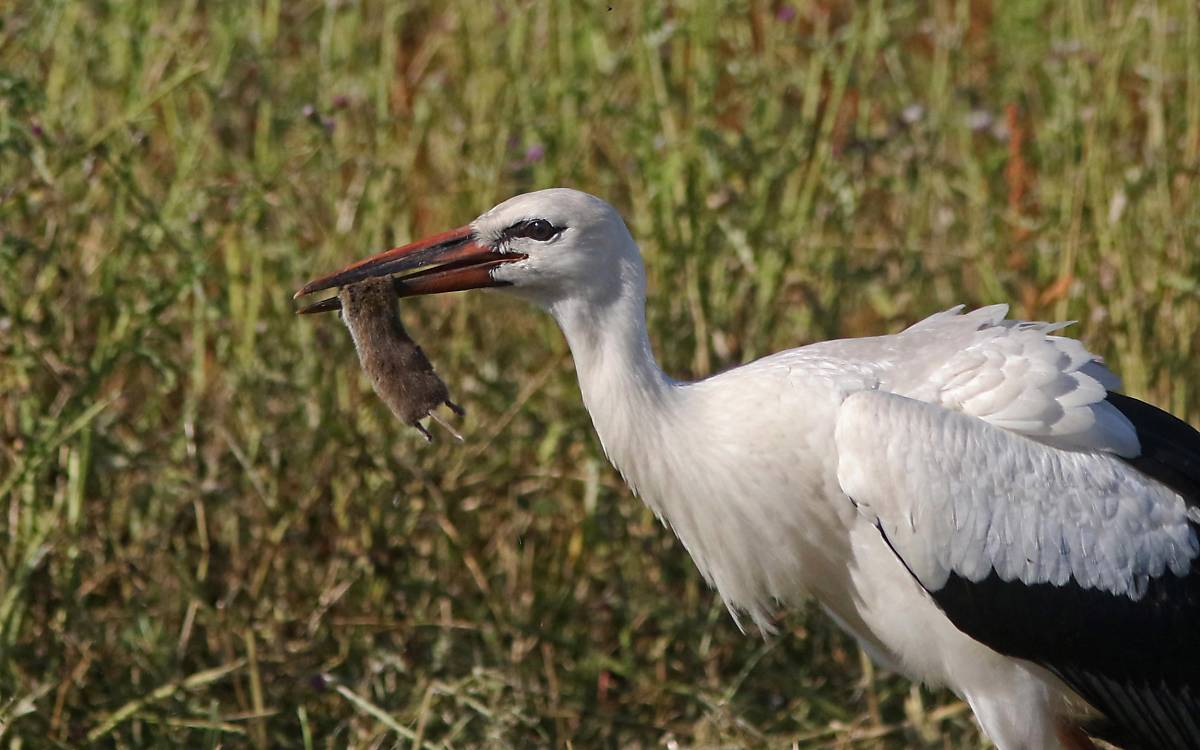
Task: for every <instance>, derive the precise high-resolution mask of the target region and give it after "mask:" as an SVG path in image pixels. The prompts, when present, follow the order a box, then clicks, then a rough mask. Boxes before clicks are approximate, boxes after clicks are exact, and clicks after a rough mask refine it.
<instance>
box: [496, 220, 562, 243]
mask: <svg viewBox="0 0 1200 750" xmlns="http://www.w3.org/2000/svg"><path fill="white" fill-rule="evenodd" d="M562 230H563V227H556V226H554V225H553V224H551V223H550V222H548V221H546V220H545V219H529V220H528V221H518V222H517V223H516V224H513V225H512V226H511V227H509V228H508V229H506V230H504V235H505V236H506V237H508V238H514V237H527V238H529V239H531V240H537V241H538V242H545V241H547V240H549V239H551V238H552V237H554V236H555V235H557V234H558V233H559V232H561V231H562Z"/></svg>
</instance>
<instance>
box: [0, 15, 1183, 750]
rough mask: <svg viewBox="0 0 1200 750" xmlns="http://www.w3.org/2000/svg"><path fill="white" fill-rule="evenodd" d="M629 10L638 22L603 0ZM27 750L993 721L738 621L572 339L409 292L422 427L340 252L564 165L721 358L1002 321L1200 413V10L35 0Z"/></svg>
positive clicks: (642, 741) (15, 409)
mask: <svg viewBox="0 0 1200 750" xmlns="http://www.w3.org/2000/svg"><path fill="white" fill-rule="evenodd" d="M610 6H611V7H610ZM0 24H2V27H0V540H2V543H0V736H3V737H4V738H5V741H6V743H7V747H11V748H17V747H21V748H42V747H69V746H70V747H73V746H79V745H84V744H96V745H99V746H103V747H122V748H126V747H207V748H214V747H253V748H267V747H283V748H289V747H290V748H340V747H356V748H377V747H411V748H472V747H576V748H591V747H622V748H627V747H628V748H636V747H658V746H663V745H665V746H668V747H676V746H679V747H688V746H696V747H703V746H707V747H717V746H720V747H758V746H767V745H771V746H794V747H806V748H807V747H856V748H857V747H897V748H899V747H956V748H957V747H979V746H981V745H982V744H983V742H984V741H983V740H981V739H980V738H979V735H978V732H977V730H976V729H975V728H974V724H973V722H972V720H971V719H970V716H969V713H968V712H967V711H966V710H965V707H964V706H962V704H961V703H959V702H958V701H957V700H956V699H955V698H954V696H952V695H949V694H947V693H945V692H938V691H929V690H925V689H918V688H914V687H912V686H910V685H909V684H908V683H907V682H905V681H903V680H901V679H898V678H895V677H892V676H889V675H887V674H884V673H882V672H877V671H875V670H874V669H872V668H871V666H870V664H869V662H867V660H866V659H865V657H863V656H862V654H860V653H859V651H858V649H857V647H856V646H855V645H854V644H853V642H852V641H851V640H850V639H848V638H847V637H845V636H844V635H842V634H840V633H839V632H838V631H837V630H836V628H835V627H834V626H833V625H832V624H831V623H830V622H829V621H828V620H827V618H825V617H824V616H823V615H822V614H821V613H820V611H819V609H818V608H817V607H816V606H815V605H812V604H810V605H808V606H805V607H801V608H799V610H794V611H792V612H791V613H789V614H786V615H784V614H781V616H780V620H779V627H780V630H781V634H780V635H779V636H777V637H771V638H766V639H764V638H762V637H760V636H759V635H758V634H755V633H749V634H747V635H743V634H741V633H740V632H738V629H737V627H736V626H735V625H734V624H733V622H732V621H731V619H730V618H729V617H728V615H727V614H726V612H725V610H724V607H723V605H722V604H721V603H720V602H719V601H718V600H717V598H716V597H715V595H714V594H713V592H711V591H710V590H709V589H708V588H707V587H706V586H705V585H704V584H703V582H702V581H701V580H700V577H699V575H698V574H697V573H696V571H695V570H694V568H693V567H692V565H691V563H690V562H689V561H688V559H687V556H686V554H685V552H684V550H683V549H682V548H681V547H680V546H679V545H678V544H677V543H676V542H675V541H674V539H673V537H672V536H671V534H670V532H669V531H667V530H666V529H664V528H662V527H661V526H660V525H659V524H658V522H657V521H656V520H655V519H654V518H653V517H652V515H651V514H650V513H649V512H648V511H646V510H645V509H644V508H643V507H642V505H641V504H640V503H639V502H638V501H636V500H635V499H634V498H632V497H630V495H629V494H628V492H627V491H626V490H625V489H624V487H623V486H622V484H621V481H620V479H619V477H618V476H616V474H615V473H614V472H613V471H612V470H611V469H610V468H609V467H608V466H607V464H606V463H605V462H604V459H603V455H602V453H601V451H600V449H599V446H598V444H597V442H596V440H595V438H594V436H593V435H592V433H591V428H590V425H589V422H588V418H587V415H586V413H585V412H584V410H583V408H582V405H581V404H580V401H579V398H578V392H577V387H576V384H575V382H574V373H573V370H572V366H571V361H570V357H569V355H568V352H567V350H566V347H565V344H564V342H563V341H562V339H561V337H560V335H559V333H558V332H557V330H556V329H555V328H554V326H553V324H552V322H551V321H549V320H548V319H547V318H545V317H543V316H540V315H538V314H536V313H535V312H534V311H533V310H531V309H527V308H526V307H524V306H523V305H521V304H519V303H517V302H515V301H513V300H511V299H509V298H506V297H504V296H503V295H500V294H482V293H477V294H469V295H452V296H450V297H447V298H444V299H429V300H423V301H418V302H414V303H411V304H408V305H407V306H406V315H407V318H408V321H409V324H410V326H409V327H410V329H411V330H412V331H413V332H414V335H416V336H417V337H418V338H419V339H420V340H422V341H423V342H424V345H425V349H426V350H427V351H428V352H429V354H430V356H431V358H432V359H433V360H434V361H435V362H436V363H437V365H438V368H439V371H440V372H441V373H442V374H443V375H444V376H445V378H446V379H447V381H448V382H449V383H450V385H451V389H452V391H453V393H454V395H455V397H456V400H457V401H459V402H461V403H463V404H464V405H466V407H467V408H468V410H469V412H470V414H469V418H468V420H467V422H466V425H465V435H466V442H465V443H464V444H461V445H460V444H456V443H454V442H452V441H448V440H443V441H440V442H437V443H434V444H432V445H426V444H424V442H423V441H422V439H421V437H420V436H419V435H418V434H417V433H416V432H415V431H412V430H410V429H409V428H407V427H405V426H403V425H401V424H399V423H397V422H396V421H395V420H394V419H393V418H392V417H391V416H390V414H389V413H388V411H387V409H386V408H385V407H384V406H383V405H382V404H381V403H380V402H379V401H378V400H377V399H376V398H375V396H374V395H373V394H372V392H371V391H370V388H369V385H368V383H367V382H366V380H365V378H364V377H363V376H362V374H361V373H360V372H359V371H358V369H357V366H356V364H355V362H354V359H353V352H352V348H351V344H350V340H349V337H348V336H347V335H346V333H345V331H344V329H342V327H341V326H340V325H339V324H338V322H337V321H336V320H335V319H333V318H332V317H326V318H320V319H307V318H304V319H301V318H296V317H295V316H294V315H293V303H292V301H291V292H292V291H293V290H294V289H296V288H297V287H298V286H299V285H300V284H301V283H302V282H303V281H304V280H306V279H308V278H310V277H311V276H313V275H314V274H316V273H318V272H325V271H328V270H331V269H333V268H335V267H338V266H340V265H342V264H344V263H346V262H348V261H350V260H352V259H354V258H357V257H360V256H362V255H364V254H366V253H368V252H373V251H376V250H379V249H382V248H385V247H388V246H391V245H393V244H396V243H399V242H401V241H404V240H407V239H410V238H413V237H415V236H418V235H421V234H424V233H427V232H432V231H437V230H441V229H445V228H448V227H451V226H457V225H459V224H462V223H464V222H465V221H468V220H470V219H471V218H472V217H474V216H475V215H476V214H477V213H479V212H480V211H482V210H483V209H485V208H487V207H489V206H491V205H492V204H493V203H495V202H497V201H498V200H500V199H502V198H505V197H507V196H509V195H511V194H514V193H518V192H522V191H525V190H529V189H533V188H538V187H546V186H551V185H569V186H574V187H579V188H582V189H585V190H588V191H590V192H593V193H596V194H598V195H601V196H604V197H606V198H607V199H608V200H610V201H611V202H612V203H614V204H615V205H616V206H617V207H618V208H619V209H620V210H621V211H622V212H623V213H624V215H625V216H626V217H627V220H628V222H629V224H630V226H631V228H632V230H633V233H634V235H635V236H636V237H638V238H639V240H640V241H641V243H642V248H643V251H644V253H645V257H646V261H647V265H648V268H649V276H650V294H651V299H650V303H649V310H648V314H649V320H650V327H651V333H652V337H653V339H654V341H655V345H656V348H657V352H658V355H659V357H660V359H661V360H662V361H663V363H664V365H665V367H666V368H667V369H668V370H669V371H671V372H672V373H674V374H676V375H678V376H680V377H699V376H702V375H704V374H706V373H709V372H712V371H714V370H717V369H720V368H723V367H727V366H730V365H733V364H736V363H739V362H744V361H747V360H749V359H752V358H754V357H757V356H760V355H762V354H764V353H767V352H770V351H773V350H777V349H780V348H784V347H789V346H794V345H798V344H802V343H806V342H809V341H813V340H818V339H823V338H828V337H834V336H842V335H861V334H868V333H877V332H883V331H895V330H898V329H900V328H901V327H903V326H904V325H906V324H908V323H911V322H913V321H915V320H917V319H919V318H920V317H922V316H924V315H926V314H929V313H931V312H934V311H936V310H939V309H943V308H946V307H949V306H951V305H953V304H956V303H959V302H965V303H967V304H969V305H980V304H985V303H991V302H997V301H1005V300H1011V301H1013V302H1014V312H1015V313H1017V314H1018V315H1020V316H1023V317H1027V318H1075V319H1079V320H1080V324H1079V325H1078V326H1077V327H1076V328H1074V329H1073V331H1072V332H1073V333H1074V334H1076V335H1079V336H1081V337H1082V338H1083V339H1084V340H1085V341H1086V342H1087V343H1088V345H1089V346H1090V347H1091V348H1092V349H1093V350H1094V351H1097V352H1101V353H1103V354H1104V355H1105V356H1106V357H1108V358H1109V359H1110V361H1111V362H1112V363H1113V364H1114V366H1115V367H1116V368H1117V369H1119V370H1120V371H1122V372H1123V374H1124V376H1125V382H1126V387H1127V390H1128V391H1129V392H1131V393H1134V394H1137V395H1140V396H1143V397H1146V398H1148V399H1150V400H1152V401H1154V402H1156V403H1158V404H1161V405H1163V406H1166V407H1170V408H1171V409H1173V410H1175V411H1176V412H1177V413H1180V414H1182V415H1185V416H1188V417H1189V418H1191V419H1192V420H1193V422H1195V421H1196V419H1197V418H1198V417H1200V366H1198V365H1197V351H1198V350H1200V333H1198V331H1200V8H1198V7H1197V5H1196V4H1195V3H1194V2H1192V0H1162V2H1148V1H1145V0H1143V1H1140V2H1139V1H1135V2H1130V3H1097V2H1085V0H1070V1H1069V2H1055V1H1053V0H1012V1H1011V2H1010V1H1006V2H1003V3H1001V2H988V1H987V0H975V1H974V2H967V1H966V0H935V1H934V2H932V3H923V2H911V1H904V0H902V1H898V2H886V3H885V2H883V0H871V1H869V2H862V3H851V2H835V1H833V0H789V2H783V0H738V1H734V2H729V3H705V2H699V1H689V0H679V1H678V2H671V3H665V2H654V1H652V0H620V1H619V2H618V1H617V0H608V2H592V1H591V0H586V1H584V2H581V1H580V0H528V1H523V2H487V1H485V0H454V1H453V2H449V3H444V2H440V1H438V0H411V1H410V2H404V3H387V2H382V1H378V0H355V1H354V2H351V1H349V0H344V1H338V2H335V1H333V0H329V1H328V2H319V1H318V0H298V1H297V2H290V3H285V2H281V0H260V1H259V2H253V3H238V2H213V3H204V2H198V0H176V2H170V3H161V4H160V3H153V2H141V1H138V0H97V1H96V2H70V1H69V0H16V2H9V3H5V4H3V6H0Z"/></svg>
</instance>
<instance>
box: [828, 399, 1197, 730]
mask: <svg viewBox="0 0 1200 750" xmlns="http://www.w3.org/2000/svg"><path fill="white" fill-rule="evenodd" d="M1106 404H1107V405H1108V406H1111V407H1112V408H1113V409H1114V410H1117V411H1119V412H1120V414H1122V415H1123V416H1124V417H1125V418H1127V419H1128V420H1129V421H1130V424H1131V425H1132V426H1133V427H1134V428H1135V429H1136V431H1137V432H1138V435H1137V438H1138V439H1139V441H1140V447H1139V448H1138V450H1139V451H1140V452H1139V453H1138V454H1137V455H1135V456H1130V457H1129V458H1128V459H1122V458H1120V457H1118V456H1116V455H1113V454H1112V453H1107V452H1103V451H1100V450H1064V449H1062V448H1058V447H1055V446H1053V445H1048V444H1046V443H1044V442H1038V441H1036V440H1030V439H1026V438H1025V437H1023V436H1022V435H1020V434H1015V433H1014V432H1010V431H1008V430H1006V429H1002V428H1001V427H998V426H996V424H995V423H994V422H993V423H989V422H987V421H985V420H984V419H983V418H981V417H978V416H971V415H969V414H964V413H960V412H958V411H953V410H951V409H947V408H945V407H943V406H941V405H938V404H935V403H925V402H923V401H919V400H915V399H911V398H906V397H903V396H898V395H895V394H891V393H885V392H881V391H866V392H859V393H855V394H853V395H850V396H849V397H848V398H846V400H845V401H844V402H843V404H842V406H841V408H840V412H839V416H838V423H837V429H836V444H837V451H838V481H839V482H840V483H841V486H842V489H843V490H844V491H845V492H846V494H847V495H849V496H850V497H851V498H852V499H853V500H854V501H855V503H856V504H857V505H858V506H859V508H860V511H861V512H862V513H863V514H864V515H866V517H868V518H869V519H871V520H872V521H873V522H874V524H875V525H876V527H877V528H878V529H879V531H880V533H881V534H882V535H883V537H884V539H885V540H886V541H887V543H888V545H889V546H890V547H891V549H892V550H893V551H894V552H895V554H896V555H897V556H898V557H899V558H900V560H901V561H902V562H903V563H904V565H905V566H906V567H907V568H908V570H909V571H910V572H911V573H912V575H913V576H914V577H915V578H916V579H917V581H919V582H920V584H921V585H922V586H923V587H924V588H925V590H926V591H928V592H929V594H930V595H931V596H932V597H933V599H934V601H935V602H937V604H938V605H939V606H940V607H941V608H942V610H943V611H944V612H945V613H946V615H947V616H948V617H949V618H950V619H951V621H952V622H954V624H955V625H956V626H957V627H958V628H959V629H960V630H962V631H964V632H965V633H967V634H968V635H970V636H972V637H974V638H976V639H977V640H979V641H981V642H983V643H985V644H987V645H988V646H991V647H992V648H993V649H995V650H997V651H999V652H1000V653H1003V654H1007V655H1010V656H1014V657H1019V658H1024V659H1028V660H1031V661H1033V662H1036V663H1039V664H1042V665H1043V666H1045V667H1047V668H1049V669H1050V670H1051V671H1053V672H1055V673H1056V674H1058V675H1059V676H1060V677H1061V678H1062V679H1063V680H1064V681H1065V682H1066V683H1068V684H1069V685H1071V686H1072V687H1073V688H1074V689H1075V690H1077V691H1078V692H1079V693H1080V694H1081V695H1082V696H1084V697H1085V698H1086V699H1088V700H1089V701H1090V702H1091V703H1093V704H1094V705H1095V706H1096V707H1097V708H1098V709H1100V710H1101V711H1102V712H1104V713H1105V714H1106V715H1108V717H1109V718H1110V719H1111V720H1112V721H1113V722H1115V724H1116V725H1117V726H1118V727H1119V728H1120V730H1121V731H1122V732H1124V733H1125V736H1126V737H1127V738H1129V739H1133V740H1136V741H1139V742H1142V743H1147V745H1148V746H1151V747H1163V748H1176V747H1181V748H1182V747H1200V541H1198V537H1197V533H1198V529H1197V527H1196V521H1197V519H1200V513H1198V512H1197V507H1196V506H1197V504H1198V503H1200V497H1187V498H1185V497H1184V496H1183V494H1181V493H1187V492H1190V490H1189V485H1188V484H1187V482H1188V481H1190V482H1193V483H1195V482H1200V434H1197V433H1196V431H1195V430H1192V429H1191V428H1190V427H1188V426H1187V425H1186V424H1184V423H1182V422H1179V420H1175V419H1174V418H1173V417H1170V415H1167V414H1165V413H1164V412H1161V411H1159V410H1157V409H1155V408H1154V407H1151V406H1148V405H1146V404H1142V403H1141V402H1137V401H1134V400H1133V399H1126V398H1125V397H1121V396H1115V395H1113V396H1110V399H1109V400H1108V401H1107V402H1106ZM1135 405H1136V406H1135ZM1164 482H1165V483H1164ZM1168 485H1170V486H1168ZM1195 486H1198V485H1196V484H1192V485H1190V487H1195Z"/></svg>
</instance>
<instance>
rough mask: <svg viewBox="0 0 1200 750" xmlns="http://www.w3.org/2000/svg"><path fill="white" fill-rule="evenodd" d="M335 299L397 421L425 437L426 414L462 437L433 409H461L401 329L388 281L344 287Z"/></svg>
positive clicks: (380, 279) (360, 355) (365, 365)
mask: <svg viewBox="0 0 1200 750" xmlns="http://www.w3.org/2000/svg"><path fill="white" fill-rule="evenodd" d="M338 299H339V300H340V301H341V303H342V320H343V321H345V323H346V327H347V328H349V329H350V336H351V338H353V339H354V348H355V349H357V350H358V361H359V362H360V363H361V364H362V368H363V370H364V371H366V373H367V375H368V376H370V378H371V385H372V386H373V387H374V388H375V393H377V394H379V398H381V399H383V402H384V403H385V404H387V405H388V408H389V409H391V410H392V413H393V414H395V415H396V417H397V418H398V419H399V420H400V421H401V422H404V423H405V424H409V425H412V426H413V427H416V428H417V429H418V430H420V431H421V433H422V434H423V435H425V439H426V440H432V439H433V436H432V435H430V434H429V431H428V430H426V429H425V428H424V427H423V426H422V425H421V420H422V419H424V418H425V417H426V416H429V417H432V418H433V419H434V420H435V421H436V422H437V423H438V424H440V425H442V426H443V427H445V428H446V429H447V430H449V431H450V434H452V435H454V437H455V438H457V439H459V440H462V436H461V435H459V434H458V433H457V432H455V431H454V429H453V428H452V427H451V426H450V425H449V424H447V423H446V422H444V421H443V420H442V419H441V418H439V417H438V415H437V414H434V413H433V410H434V409H436V408H437V407H438V406H439V405H440V404H445V405H446V406H448V407H450V409H451V410H452V411H454V413H455V414H458V415H459V416H462V415H463V414H464V412H463V409H462V407H460V406H458V405H457V404H455V403H454V402H453V401H451V400H450V391H449V390H447V388H446V384H445V383H443V382H442V379H441V378H439V377H438V376H437V373H435V372H434V371H433V365H432V364H431V363H430V362H429V358H428V357H426V356H425V353H424V352H422V351H421V347H420V346H418V345H417V343H416V342H415V341H413V340H412V338H411V337H410V336H409V335H408V332H407V331H405V330H404V324H403V323H401V322H400V312H399V306H398V305H397V301H396V292H395V290H394V289H393V287H392V280H391V279H390V278H387V277H378V278H371V279H366V280H365V281H360V282H358V283H356V284H351V285H349V286H345V287H342V288H341V289H340V290H339V291H338Z"/></svg>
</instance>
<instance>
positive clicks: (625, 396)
mask: <svg viewBox="0 0 1200 750" xmlns="http://www.w3.org/2000/svg"><path fill="white" fill-rule="evenodd" d="M551 312H552V314H553V315H554V317H555V319H556V320H557V321H558V324H559V327H560V328H562V331H563V334H564V335H565V336H566V338H567V344H568V345H569V346H570V347H571V355H572V357H573V358H574V360H575V371H576V373H577V375H578V377H579V388H580V391H581V392H582V394H583V402H584V405H585V406H586V407H587V410H588V413H589V414H591V417H592V424H593V425H594V426H595V428H596V433H597V434H598V435H599V436H600V442H601V443H602V444H603V445H604V451H605V453H607V454H608V457H609V459H610V460H611V461H612V462H613V464H614V465H615V466H616V467H617V469H618V470H619V471H620V472H621V473H622V474H623V475H624V476H625V478H626V480H627V481H628V482H629V483H630V484H631V485H632V486H633V487H634V489H635V491H636V490H638V489H639V485H641V484H642V480H643V479H645V477H644V476H643V474H644V472H643V471H641V470H640V469H642V468H644V467H642V464H643V463H645V459H646V458H647V457H648V456H650V455H653V454H654V451H655V449H656V448H659V447H661V445H662V442H663V437H664V430H665V429H666V428H667V427H668V425H669V423H670V422H671V421H672V420H671V414H672V412H673V409H674V406H675V404H676V401H677V399H678V397H679V388H678V384H677V383H675V382H674V381H673V380H671V378H669V377H667V375H666V374H665V373H664V372H663V371H662V369H661V368H660V367H659V366H658V363H657V362H656V361H655V360H654V355H653V353H652V352H651V349H650V339H649V337H648V336H647V333H646V316H645V295H644V293H643V292H640V290H636V289H635V290H630V289H628V288H626V289H625V293H624V294H620V295H616V297H615V299H612V300H611V301H609V302H607V303H606V304H594V303H592V304H588V303H580V302H577V301H570V302H563V303H561V304H558V305H555V306H554V307H553V308H552V310H551Z"/></svg>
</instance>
